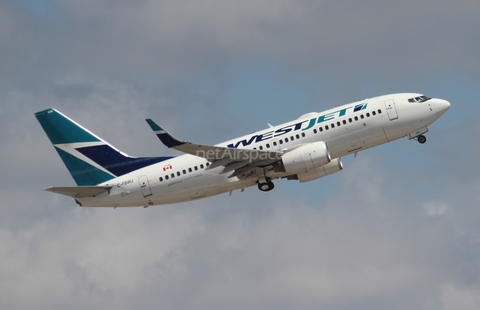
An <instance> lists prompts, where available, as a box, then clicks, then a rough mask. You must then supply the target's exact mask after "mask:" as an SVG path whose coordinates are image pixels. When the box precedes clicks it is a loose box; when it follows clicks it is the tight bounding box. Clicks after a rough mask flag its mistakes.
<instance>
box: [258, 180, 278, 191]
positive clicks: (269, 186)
mask: <svg viewBox="0 0 480 310" xmlns="http://www.w3.org/2000/svg"><path fill="white" fill-rule="evenodd" d="M274 187H275V185H274V184H273V182H272V181H267V182H265V183H258V189H259V190H261V191H262V192H268V191H271V190H272V189H273V188H274Z"/></svg>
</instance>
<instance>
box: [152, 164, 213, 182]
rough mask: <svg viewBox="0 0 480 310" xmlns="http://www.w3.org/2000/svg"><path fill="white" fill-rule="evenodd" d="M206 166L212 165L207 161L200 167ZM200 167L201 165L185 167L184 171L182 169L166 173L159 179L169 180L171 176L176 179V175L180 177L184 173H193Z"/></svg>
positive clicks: (161, 180)
mask: <svg viewBox="0 0 480 310" xmlns="http://www.w3.org/2000/svg"><path fill="white" fill-rule="evenodd" d="M205 166H207V167H208V166H210V163H209V162H207V163H206V164H205V165H204V164H201V165H200V169H204V168H205ZM198 168H199V166H194V167H193V168H188V169H183V170H182V172H180V171H177V172H176V173H174V172H172V173H170V174H166V175H165V176H164V177H160V178H159V180H160V182H163V181H164V180H165V181H166V180H169V179H170V178H172V179H174V178H175V176H177V177H179V176H181V175H182V174H187V173H191V172H193V171H198Z"/></svg>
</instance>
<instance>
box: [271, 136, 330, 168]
mask: <svg viewBox="0 0 480 310" xmlns="http://www.w3.org/2000/svg"><path fill="white" fill-rule="evenodd" d="M330 161H331V157H330V153H329V152H328V149H327V144H326V143H325V142H323V141H319V142H314V143H309V144H305V145H302V146H300V147H298V148H296V149H294V150H292V151H290V152H288V153H285V154H283V155H282V160H281V161H279V162H278V163H277V164H276V165H275V166H274V171H275V172H287V173H289V174H297V173H301V172H306V171H309V170H311V169H316V168H319V167H321V166H323V165H326V164H328V163H329V162H330Z"/></svg>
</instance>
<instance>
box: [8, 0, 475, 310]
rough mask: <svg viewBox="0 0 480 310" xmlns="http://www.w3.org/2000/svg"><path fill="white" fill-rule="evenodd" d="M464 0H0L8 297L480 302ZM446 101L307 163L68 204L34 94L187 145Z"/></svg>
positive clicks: (133, 151)
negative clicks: (253, 182)
mask: <svg viewBox="0 0 480 310" xmlns="http://www.w3.org/2000/svg"><path fill="white" fill-rule="evenodd" d="M478 16H480V2H479V1H478V0H457V1H448V0H435V1H433V0H415V1H413V0H406V1H390V0H387V1H385V0H384V1H379V0H364V1H353V0H335V1H333V0H319V1H307V0H304V1H302V0H297V1H289V0H260V1H259V0H255V1H253V0H244V1H229V0H223V1H214V0H204V1H196V0H180V1H153V0H139V1H138V0H137V1H132V0H121V1H112V0H94V1H93V0H84V1H72V0H62V1H55V0H0V69H1V70H0V98H1V99H0V102H1V103H0V137H1V141H2V144H3V145H2V148H1V149H0V171H1V175H2V178H1V181H0V182H1V183H0V184H1V186H0V207H1V216H0V308H1V309H12V310H16V309H36V310H38V309H49V310H52V309H66V308H68V309H73V310H75V309H86V308H93V309H100V308H101V309H106V310H108V309H116V310H118V309H120V310H122V309H209V310H211V309H225V308H228V309H276V310H277V309H280V310H283V309H333V310H348V309H355V310H361V309H402V310H403V309H440V310H450V309H462V310H463V309H465V310H470V309H472V310H473V309H479V308H480V297H479V296H480V225H479V223H480V206H479V201H480V181H479V177H478V175H479V174H480V171H479V170H480V168H479V165H478V162H479V160H480V142H479V139H478V137H479V136H480V121H479V119H478V115H479V114H480V113H479V112H480V107H479V104H478V98H480V87H479V86H480V57H479V55H480V32H479V31H478V29H480V19H479V18H478ZM397 92H419V93H422V94H425V95H427V96H430V97H436V98H442V99H445V100H448V101H449V102H450V103H451V108H450V110H449V111H448V112H447V113H446V114H445V115H444V116H442V117H441V118H440V119H439V120H438V121H437V122H436V123H434V124H433V125H431V126H430V128H429V132H428V133H427V134H426V137H427V143H426V144H423V145H421V144H419V143H417V142H415V141H409V140H407V139H406V138H405V139H400V140H397V141H395V142H392V143H389V144H386V145H382V146H379V147H376V148H373V149H369V150H365V151H363V152H360V153H359V154H358V156H357V157H356V158H354V157H353V156H347V157H345V158H343V161H344V167H345V168H344V170H343V171H341V172H339V173H336V174H334V175H332V176H329V177H327V178H322V179H319V180H315V181H312V182H309V183H305V184H299V183H298V182H296V181H286V180H277V181H275V189H274V190H273V191H271V192H268V193H263V192H260V191H259V190H258V189H257V188H256V187H252V188H248V189H246V190H245V191H244V192H243V193H241V192H239V191H235V192H233V193H232V195H231V196H229V195H228V194H223V195H219V196H216V197H213V198H209V199H204V200H198V201H192V202H188V203H181V204H174V205H164V206H155V207H149V208H146V209H144V208H126V209H121V208H117V209H115V210H114V209H111V208H105V209H93V208H80V207H78V206H77V205H76V204H75V202H74V201H73V200H71V199H69V198H68V197H64V196H60V195H55V194H53V193H49V192H45V191H43V189H44V188H46V187H50V186H74V185H75V184H74V182H73V179H72V178H71V177H70V175H69V174H68V171H67V169H66V168H65V167H64V166H63V164H62V162H61V160H60V158H59V157H58V155H57V154H56V152H55V150H54V149H53V147H52V146H51V144H50V142H49V140H48V139H47V137H46V135H45V134H44V132H43V131H42V130H41V127H40V125H39V124H38V123H37V121H36V119H35V117H34V113H35V112H37V111H40V110H43V109H46V108H56V109H58V110H60V111H61V112H62V113H64V114H66V115H68V116H69V117H71V118H73V119H74V120H76V121H77V122H78V123H80V124H82V125H83V126H85V127H87V128H89V129H90V130H91V131H93V132H95V133H96V134H97V135H99V136H100V137H102V138H104V139H105V140H107V141H108V142H110V143H111V144H113V145H114V146H116V147H117V148H119V149H121V150H122V151H124V152H126V153H128V154H130V155H133V156H164V155H171V156H176V155H180V154H179V153H178V152H177V151H174V150H168V149H166V148H165V147H164V146H163V145H162V144H161V143H160V142H159V141H158V139H157V138H156V136H155V135H154V134H153V133H152V132H151V130H150V129H149V127H148V125H147V124H146V122H145V121H144V120H145V118H152V119H154V120H155V121H156V122H158V123H159V124H161V125H162V126H163V127H165V128H168V130H169V131H170V132H172V133H173V134H174V135H175V136H177V137H179V138H181V139H183V140H189V141H196V142H198V143H203V144H216V143H220V142H222V141H225V140H229V139H232V138H235V137H238V136H241V135H244V134H247V133H250V132H253V131H257V130H261V129H264V128H266V127H267V123H271V124H274V125H275V124H281V123H283V122H286V121H290V120H292V119H295V118H297V117H298V116H300V115H302V114H305V113H308V112H313V111H317V112H319V111H322V110H326V109H328V108H332V107H334V106H338V105H342V104H346V103H349V102H353V101H356V100H362V99H364V98H369V97H374V96H378V95H384V94H388V93H397Z"/></svg>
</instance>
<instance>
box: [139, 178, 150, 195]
mask: <svg viewBox="0 0 480 310" xmlns="http://www.w3.org/2000/svg"><path fill="white" fill-rule="evenodd" d="M138 183H139V184H140V189H141V190H142V194H143V197H148V196H152V189H151V188H150V183H148V178H147V176H146V175H143V176H141V177H139V178H138Z"/></svg>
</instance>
